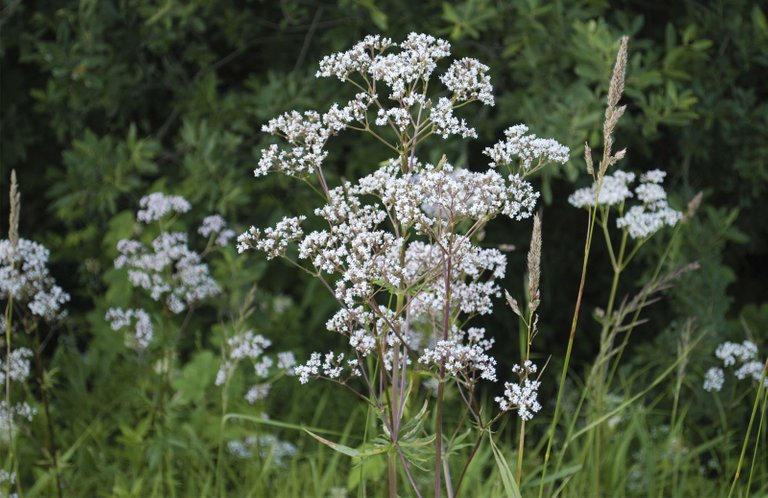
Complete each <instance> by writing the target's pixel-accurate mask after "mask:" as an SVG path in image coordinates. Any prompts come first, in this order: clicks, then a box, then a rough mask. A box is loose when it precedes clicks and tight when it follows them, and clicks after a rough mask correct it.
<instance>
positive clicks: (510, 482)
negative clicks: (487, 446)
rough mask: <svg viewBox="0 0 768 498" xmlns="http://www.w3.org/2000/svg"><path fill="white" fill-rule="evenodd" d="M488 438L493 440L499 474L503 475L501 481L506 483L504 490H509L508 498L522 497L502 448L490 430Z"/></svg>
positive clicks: (494, 456)
mask: <svg viewBox="0 0 768 498" xmlns="http://www.w3.org/2000/svg"><path fill="white" fill-rule="evenodd" d="M488 440H489V441H490V442H491V450H493V458H494V459H496V467H497V468H498V469H499V475H500V476H501V482H502V483H503V484H504V490H505V491H506V492H507V498H522V495H521V494H520V488H519V487H518V485H517V481H516V480H515V476H514V475H513V474H512V470H511V469H510V468H509V465H508V464H507V461H506V460H505V459H504V455H503V454H502V453H501V450H500V449H499V447H498V446H496V443H494V442H493V436H491V433H490V432H489V433H488Z"/></svg>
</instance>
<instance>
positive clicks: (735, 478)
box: [728, 359, 768, 498]
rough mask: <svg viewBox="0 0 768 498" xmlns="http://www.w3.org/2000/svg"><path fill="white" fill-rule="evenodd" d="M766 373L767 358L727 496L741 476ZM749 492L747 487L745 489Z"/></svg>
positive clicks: (730, 493)
mask: <svg viewBox="0 0 768 498" xmlns="http://www.w3.org/2000/svg"><path fill="white" fill-rule="evenodd" d="M766 374H768V359H766V360H765V365H763V375H762V376H761V377H760V384H758V387H757V396H755V403H754V404H753V405H752V415H751V416H750V417H749V425H747V433H746V435H744V443H743V444H742V445H741V454H740V455H739V463H738V465H737V466H736V472H735V473H734V475H733V483H731V489H730V491H729V492H728V498H731V496H732V495H733V491H734V490H735V489H736V483H737V482H738V480H739V477H741V466H742V465H743V464H744V455H745V454H746V453H747V443H749V435H750V434H751V433H752V425H753V424H754V422H755V415H756V414H757V407H758V406H760V399H761V398H762V397H763V396H762V395H763V389H764V388H765V377H766ZM747 492H749V489H747Z"/></svg>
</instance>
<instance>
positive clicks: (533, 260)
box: [528, 213, 541, 312]
mask: <svg viewBox="0 0 768 498" xmlns="http://www.w3.org/2000/svg"><path fill="white" fill-rule="evenodd" d="M540 278H541V215H540V214H539V213H536V214H535V215H534V217H533V233H532V234H531V248H530V250H529V251H528V295H529V296H530V299H531V312H534V311H535V310H536V308H538V307H539V302H540V292H539V279H540Z"/></svg>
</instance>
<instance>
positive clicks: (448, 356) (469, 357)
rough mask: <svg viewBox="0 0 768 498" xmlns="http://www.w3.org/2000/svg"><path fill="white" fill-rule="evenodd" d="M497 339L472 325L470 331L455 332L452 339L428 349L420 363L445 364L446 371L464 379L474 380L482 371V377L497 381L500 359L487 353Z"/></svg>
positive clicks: (439, 342)
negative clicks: (497, 368) (490, 337)
mask: <svg viewBox="0 0 768 498" xmlns="http://www.w3.org/2000/svg"><path fill="white" fill-rule="evenodd" d="M493 342H494V341H493V339H486V338H485V329H483V328H477V327H472V328H470V329H468V330H467V331H466V333H465V332H464V331H455V332H454V333H453V336H452V337H451V338H450V339H448V340H441V341H437V344H435V346H434V347H432V348H427V349H425V350H424V351H423V353H422V355H421V357H420V358H419V363H423V364H425V365H433V366H435V367H440V366H441V365H445V370H446V372H448V373H449V374H450V375H453V376H455V377H460V378H461V379H462V380H464V381H470V380H474V379H475V378H476V377H477V376H478V374H479V377H480V378H481V379H485V380H489V381H492V382H496V360H495V359H494V358H493V357H492V356H489V355H488V354H487V351H489V350H490V349H491V347H492V346H493Z"/></svg>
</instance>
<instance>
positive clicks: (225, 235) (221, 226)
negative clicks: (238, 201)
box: [197, 214, 236, 247]
mask: <svg viewBox="0 0 768 498" xmlns="http://www.w3.org/2000/svg"><path fill="white" fill-rule="evenodd" d="M197 233H199V234H200V235H202V236H203V237H213V236H216V245H218V246H221V247H226V246H227V245H229V241H230V240H231V239H233V238H234V237H235V235H236V234H235V231H234V230H232V229H231V228H227V222H226V221H224V218H222V217H221V215H218V214H212V215H211V216H206V217H205V218H203V222H202V223H201V224H200V228H198V229H197Z"/></svg>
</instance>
